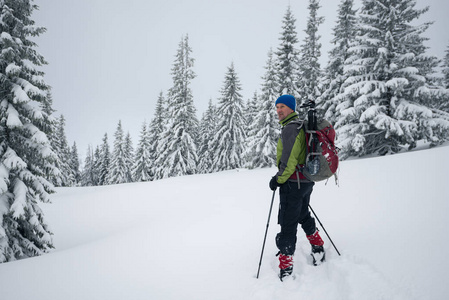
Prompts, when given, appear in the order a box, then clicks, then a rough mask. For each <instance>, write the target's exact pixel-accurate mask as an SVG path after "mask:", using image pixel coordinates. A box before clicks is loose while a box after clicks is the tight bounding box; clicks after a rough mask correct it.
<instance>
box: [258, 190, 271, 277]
mask: <svg viewBox="0 0 449 300" xmlns="http://www.w3.org/2000/svg"><path fill="white" fill-rule="evenodd" d="M275 193H276V190H274V191H273V197H272V198H271V205H270V212H269V213H268V221H267V228H266V229H265V237H264V238H263V245H262V252H261V253H260V261H259V269H257V276H256V278H257V279H259V272H260V266H261V265H262V257H263V250H264V249H265V241H266V240H267V232H268V226H269V225H270V217H271V210H272V209H273V202H274V195H275Z"/></svg>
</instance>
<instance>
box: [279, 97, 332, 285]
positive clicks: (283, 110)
mask: <svg viewBox="0 0 449 300" xmlns="http://www.w3.org/2000/svg"><path fill="white" fill-rule="evenodd" d="M295 109H296V99H295V97H293V96H291V95H282V96H280V97H279V98H278V99H277V100H276V112H277V115H278V117H279V123H280V124H281V125H282V132H281V137H280V138H279V141H278V144H277V155H276V164H277V166H278V169H279V171H278V172H277V173H276V175H275V176H273V178H271V180H270V189H271V190H272V191H275V190H276V188H277V187H280V189H279V190H280V191H279V197H280V204H279V215H278V223H279V225H280V226H281V232H279V233H278V234H277V235H276V246H277V247H278V249H279V253H278V255H279V268H280V274H279V278H280V279H281V281H282V280H283V278H284V277H286V276H289V275H291V274H292V272H293V254H294V253H295V249H296V232H297V227H298V224H301V227H302V229H303V230H304V232H305V234H306V236H307V239H308V240H309V242H310V244H311V246H312V253H311V255H312V257H313V261H314V264H315V265H317V264H319V263H321V262H323V261H324V248H323V244H324V242H323V240H322V239H321V237H320V235H319V233H318V230H317V228H316V225H315V219H314V218H312V217H311V215H310V211H309V201H310V195H311V194H312V190H313V186H314V183H313V182H311V181H309V180H307V179H306V178H305V177H304V175H303V174H302V173H301V172H299V170H298V169H297V168H296V166H297V165H298V164H304V163H305V160H306V139H305V132H304V129H303V128H301V126H300V123H298V122H292V121H297V120H298V119H299V116H298V113H296V112H295Z"/></svg>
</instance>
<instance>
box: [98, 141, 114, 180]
mask: <svg viewBox="0 0 449 300" xmlns="http://www.w3.org/2000/svg"><path fill="white" fill-rule="evenodd" d="M110 166H111V153H110V151H109V142H108V134H107V133H105V134H104V137H103V144H102V145H101V148H100V159H99V161H98V185H107V184H109V182H108V179H109V168H110Z"/></svg>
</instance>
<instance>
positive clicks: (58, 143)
mask: <svg viewBox="0 0 449 300" xmlns="http://www.w3.org/2000/svg"><path fill="white" fill-rule="evenodd" d="M53 149H54V151H55V152H56V155H57V156H58V160H57V166H58V168H59V170H61V176H60V178H61V182H59V183H54V184H55V185H56V186H72V185H73V184H74V182H75V174H74V172H73V170H72V167H71V165H70V160H71V154H70V148H69V144H68V142H67V137H66V134H65V118H64V116H63V115H61V116H60V117H59V119H58V120H57V122H56V132H55V140H54V141H53Z"/></svg>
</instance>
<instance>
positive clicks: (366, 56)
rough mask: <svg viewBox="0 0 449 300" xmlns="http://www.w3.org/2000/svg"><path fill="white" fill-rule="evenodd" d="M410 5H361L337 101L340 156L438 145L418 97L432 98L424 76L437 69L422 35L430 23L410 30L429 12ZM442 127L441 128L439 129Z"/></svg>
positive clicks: (387, 1)
mask: <svg viewBox="0 0 449 300" xmlns="http://www.w3.org/2000/svg"><path fill="white" fill-rule="evenodd" d="M415 4H416V2H415V1H414V0H394V1H391V0H377V1H373V0H364V1H363V2H362V9H361V13H360V26H359V27H358V34H357V36H356V37H355V40H354V42H353V44H352V45H351V47H350V48H349V50H348V52H349V54H350V57H349V58H348V59H347V60H346V65H345V72H347V75H348V78H347V79H346V81H345V82H344V86H343V87H344V92H343V93H342V94H341V95H339V96H337V101H339V102H341V104H340V105H339V107H338V108H337V118H338V121H337V123H336V128H337V138H338V141H337V143H338V144H339V146H340V147H341V148H342V152H341V155H342V157H347V156H350V155H365V154H371V153H377V154H380V155H384V154H386V153H395V152H398V151H399V150H400V149H401V146H403V145H409V147H410V148H413V147H414V146H415V145H416V142H417V140H420V139H424V140H427V141H431V142H432V143H436V142H438V137H437V136H435V133H437V132H441V130H440V128H438V127H440V125H441V123H439V122H437V123H435V122H434V121H433V119H432V112H431V110H430V109H428V108H426V107H424V106H423V105H421V104H420V101H421V100H420V98H421V97H422V96H423V95H425V94H429V93H431V92H432V91H431V88H429V86H428V84H427V75H429V74H430V73H431V72H432V66H435V65H436V62H437V61H436V59H435V58H434V57H430V56H426V55H425V50H426V47H425V46H424V45H423V41H424V40H426V39H425V38H423V37H421V34H422V33H423V32H424V31H425V30H426V29H427V28H428V26H429V25H430V23H426V24H423V25H421V26H412V25H411V22H413V21H415V19H417V18H418V17H419V16H420V15H422V14H423V13H425V12H426V11H427V10H428V8H425V9H416V8H415ZM443 125H444V124H443Z"/></svg>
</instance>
